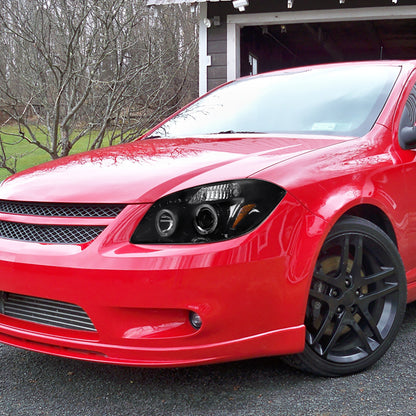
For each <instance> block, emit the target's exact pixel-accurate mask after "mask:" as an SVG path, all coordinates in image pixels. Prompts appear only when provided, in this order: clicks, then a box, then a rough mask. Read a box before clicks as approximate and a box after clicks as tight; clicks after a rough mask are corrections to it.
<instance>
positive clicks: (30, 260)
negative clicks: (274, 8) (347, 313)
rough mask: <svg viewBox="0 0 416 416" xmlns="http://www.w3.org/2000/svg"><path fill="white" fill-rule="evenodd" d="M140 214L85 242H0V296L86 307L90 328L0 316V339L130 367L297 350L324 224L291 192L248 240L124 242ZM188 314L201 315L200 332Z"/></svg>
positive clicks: (128, 212)
mask: <svg viewBox="0 0 416 416" xmlns="http://www.w3.org/2000/svg"><path fill="white" fill-rule="evenodd" d="M147 209H148V206H146V205H140V206H134V205H132V206H128V207H127V208H125V209H124V211H123V212H122V213H121V214H120V215H119V216H118V217H117V219H116V220H114V221H113V222H111V223H110V224H109V225H108V227H107V228H106V229H105V231H104V232H103V233H102V234H101V235H100V236H99V237H97V239H96V240H94V241H93V242H92V243H90V244H84V245H54V244H38V243H26V242H21V241H13V240H6V239H0V292H2V293H5V294H8V293H11V294H19V295H24V296H29V297H36V298H41V299H51V300H54V301H59V302H66V303H70V304H73V305H77V306H79V307H80V308H82V309H83V310H84V311H85V313H86V314H87V315H88V316H89V318H90V320H91V321H92V323H93V325H94V327H95V331H84V330H77V329H68V328H61V327H57V326H54V325H44V324H40V323H37V322H33V321H31V320H30V319H28V320H26V319H19V318H16V317H13V316H10V315H7V314H4V313H0V342H3V343H6V344H10V345H14V346H17V347H21V348H26V349H29V350H33V351H39V352H44V353H49V354H53V355H58V356H63V357H70V358H76V359H85V360H90V361H97V362H106V363H114V364H125V365H132V366H179V365H191V364H201V363H213V362H221V361H228V360H237V359H244V358H251V357H260V356H270V355H279V354H289V353H296V352H300V351H302V350H303V347H304V339H305V329H304V326H303V318H304V314H305V308H306V301H307V296H308V288H309V285H310V276H311V271H312V270H313V265H314V263H315V260H316V256H317V251H318V249H319V247H320V244H321V240H322V235H323V230H324V222H323V221H322V220H321V219H320V218H318V217H316V216H314V215H312V214H311V213H309V212H308V211H307V210H306V209H305V208H304V207H302V206H301V205H300V204H299V203H298V202H297V201H296V200H295V199H294V198H292V197H291V196H290V195H286V197H285V198H284V200H283V201H282V202H281V203H280V204H279V206H278V208H277V209H276V210H275V212H273V213H272V215H271V216H270V217H269V218H268V219H267V221H265V222H264V223H263V224H262V225H261V226H260V227H258V228H257V229H256V230H254V231H253V232H251V233H250V234H248V235H245V236H242V237H239V238H236V239H233V240H229V241H223V242H220V243H212V244H200V245H165V246H163V245H141V246H140V245H132V244H130V243H129V237H130V236H131V234H132V233H133V231H134V229H135V227H136V226H137V223H138V222H139V221H140V219H141V218H142V216H143V215H144V213H145V212H146V210H147ZM190 312H196V313H198V314H199V315H200V316H201V318H202V327H201V328H200V329H199V330H197V329H195V328H194V327H193V326H192V325H191V324H190V321H189V314H190Z"/></svg>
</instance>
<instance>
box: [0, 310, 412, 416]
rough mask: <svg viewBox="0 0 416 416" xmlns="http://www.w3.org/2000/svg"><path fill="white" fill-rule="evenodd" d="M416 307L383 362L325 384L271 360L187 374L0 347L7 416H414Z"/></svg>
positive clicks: (1, 394)
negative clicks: (87, 361)
mask: <svg viewBox="0 0 416 416" xmlns="http://www.w3.org/2000/svg"><path fill="white" fill-rule="evenodd" d="M415 329H416V303H414V304H411V305H409V307H408V310H407V313H406V318H405V322H404V325H403V327H402V330H401V332H400V334H399V336H398V339H397V340H396V342H395V343H394V344H393V347H392V348H391V349H390V350H389V351H388V352H387V354H386V355H385V356H384V357H383V359H382V360H381V361H380V362H379V363H377V364H376V365H375V366H374V367H373V368H371V369H370V370H368V371H366V372H364V373H361V374H357V375H354V376H349V377H344V378H338V379H325V378H318V377H314V376H310V375H307V374H303V373H301V372H298V371H296V370H292V369H291V368H288V367H287V366H286V365H285V364H284V363H282V362H281V361H280V360H279V359H275V358H267V359H257V360H250V361H243V362H237V363H228V364H222V365H213V366H205V367H194V368H182V369H167V370H166V369H156V370H155V369H140V368H126V367H116V366H109V365H99V364H91V363H86V362H78V361H72V360H67V359H62V358H56V357H50V356H46V355H41V354H37V353H32V352H27V351H22V350H19V349H15V348H12V347H8V346H1V347H0V359H1V364H2V365H1V366H0V415H10V416H17V415H24V416H29V415H30V416H37V415H42V416H46V415H51V416H52V415H59V416H66V415H70V416H75V415H76V416H90V415H94V416H95V415H97V416H104V415H135V416H136V415H146V416H150V415H158V416H159V415H181V416H187V415H189V416H191V415H192V416H197V415H201V416H202V415H203V416H208V415H238V416H240V415H253V416H254V415H255V416H257V415H279V416H280V415H354V416H356V415H365V416H370V415H389V414H392V415H414V414H416V351H415V349H416V330H415Z"/></svg>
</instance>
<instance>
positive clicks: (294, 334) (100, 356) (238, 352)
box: [0, 324, 305, 367]
mask: <svg viewBox="0 0 416 416" xmlns="http://www.w3.org/2000/svg"><path fill="white" fill-rule="evenodd" d="M58 341H59V345H57V340H56V339H54V337H51V336H48V335H45V334H40V333H35V332H32V331H25V330H22V329H19V328H16V327H11V326H8V325H4V324H0V342H2V343H4V344H8V345H11V346H14V347H19V348H23V349H27V350H30V351H36V352H40V353H45V354H50V355H55V356H58V357H65V358H72V359H78V360H84V361H91V362H99V363H107V364H118V365H127V366H133V367H179V366H192V365H201V364H211V363H219V362H225V361H231V360H232V361H237V360H242V359H247V358H253V357H266V356H274V355H284V354H294V353H298V352H302V351H303V349H304V344H305V326H304V325H300V326H295V327H290V328H284V329H280V330H276V331H270V332H266V333H262V334H257V335H254V336H250V337H246V338H241V339H237V340H231V341H226V342H221V343H216V344H209V345H199V346H186V345H184V346H182V347H177V346H176V347H147V346H140V347H131V346H114V345H108V344H102V343H99V342H97V341H86V340H79V339H69V338H68V339H64V338H62V337H60V338H59V340H58Z"/></svg>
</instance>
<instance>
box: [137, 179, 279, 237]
mask: <svg viewBox="0 0 416 416" xmlns="http://www.w3.org/2000/svg"><path fill="white" fill-rule="evenodd" d="M285 193H286V192H285V191H284V190H283V189H282V188H280V187H279V186H277V185H274V184H272V183H270V182H265V181H260V180H255V179H244V180H237V181H230V182H220V183H214V184H208V185H203V186H198V187H195V188H190V189H186V190H183V191H179V192H176V193H173V194H170V195H167V196H165V197H163V198H161V199H159V200H158V201H156V202H155V203H154V204H153V205H152V206H151V207H150V209H149V211H148V212H147V213H146V215H145V216H144V217H143V219H142V220H141V221H140V224H139V225H138V226H137V228H136V230H135V232H134V234H133V236H132V238H131V242H132V243H133V244H152V243H153V244H155V243H156V244H159V243H169V244H177V243H182V244H183V243H209V242H216V241H222V240H227V239H230V238H234V237H238V236H240V235H242V234H245V233H248V232H249V231H251V230H253V229H254V228H256V227H257V226H258V225H260V223H262V222H263V221H264V219H265V218H266V217H267V216H268V215H269V214H270V213H271V212H272V211H273V209H274V208H275V207H276V206H277V205H278V203H279V202H280V201H281V200H282V198H283V197H284V195H285Z"/></svg>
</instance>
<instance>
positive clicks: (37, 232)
mask: <svg viewBox="0 0 416 416" xmlns="http://www.w3.org/2000/svg"><path fill="white" fill-rule="evenodd" d="M104 228H105V226H99V225H95V226H92V225H88V226H77V225H37V224H23V223H19V222H8V221H0V237H2V238H8V239H10V240H20V241H30V242H35V243H55V244H82V243H88V242H89V241H92V240H94V238H96V237H97V236H98V235H99V234H100V233H101V232H102V231H103V230H104Z"/></svg>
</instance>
